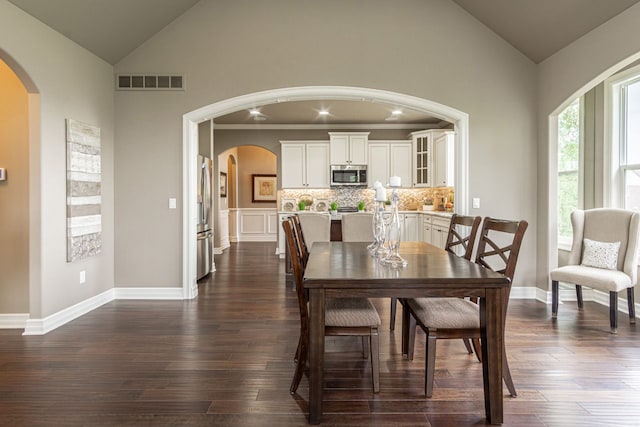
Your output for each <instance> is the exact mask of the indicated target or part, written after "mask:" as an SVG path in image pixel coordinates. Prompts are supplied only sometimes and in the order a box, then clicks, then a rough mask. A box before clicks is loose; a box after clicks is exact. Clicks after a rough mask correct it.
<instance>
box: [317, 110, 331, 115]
mask: <svg viewBox="0 0 640 427" xmlns="http://www.w3.org/2000/svg"><path fill="white" fill-rule="evenodd" d="M318 114H320V115H321V116H328V115H329V112H328V111H327V110H320V111H318Z"/></svg>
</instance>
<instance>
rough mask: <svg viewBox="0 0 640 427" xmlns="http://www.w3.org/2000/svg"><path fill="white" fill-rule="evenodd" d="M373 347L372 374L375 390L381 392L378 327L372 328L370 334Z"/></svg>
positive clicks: (371, 346)
mask: <svg viewBox="0 0 640 427" xmlns="http://www.w3.org/2000/svg"><path fill="white" fill-rule="evenodd" d="M369 339H370V341H371V342H370V343H369V344H370V345H369V347H370V348H371V375H372V378H373V392H374V393H379V392H380V345H379V344H380V340H379V339H378V328H371V335H370V336H369Z"/></svg>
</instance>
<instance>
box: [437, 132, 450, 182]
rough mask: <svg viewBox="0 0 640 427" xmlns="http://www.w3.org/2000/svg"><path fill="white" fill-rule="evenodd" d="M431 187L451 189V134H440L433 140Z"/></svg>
mask: <svg viewBox="0 0 640 427" xmlns="http://www.w3.org/2000/svg"><path fill="white" fill-rule="evenodd" d="M433 152H434V158H435V161H434V162H433V176H434V178H433V186H434V187H453V185H454V181H453V177H454V175H455V174H454V161H455V158H454V137H453V132H442V133H439V134H436V135H435V137H434V138H433Z"/></svg>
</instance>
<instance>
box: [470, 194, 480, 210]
mask: <svg viewBox="0 0 640 427" xmlns="http://www.w3.org/2000/svg"><path fill="white" fill-rule="evenodd" d="M472 203H473V205H472V206H473V208H474V209H480V197H474V198H473V201H472Z"/></svg>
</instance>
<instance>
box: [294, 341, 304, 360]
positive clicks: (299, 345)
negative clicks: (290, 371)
mask: <svg viewBox="0 0 640 427" xmlns="http://www.w3.org/2000/svg"><path fill="white" fill-rule="evenodd" d="M300 347H302V335H300V338H298V348H296V354H295V356H293V361H294V362H296V363H298V360H299V359H300Z"/></svg>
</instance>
